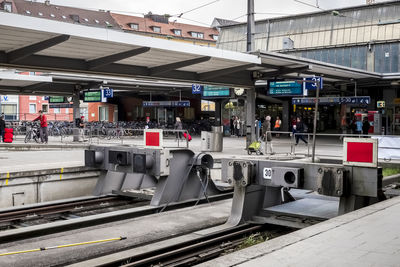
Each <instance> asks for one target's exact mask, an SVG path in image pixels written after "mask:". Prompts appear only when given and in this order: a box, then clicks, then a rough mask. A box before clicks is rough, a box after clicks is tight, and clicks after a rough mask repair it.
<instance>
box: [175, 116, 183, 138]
mask: <svg viewBox="0 0 400 267" xmlns="http://www.w3.org/2000/svg"><path fill="white" fill-rule="evenodd" d="M175 120H176V121H175V130H179V132H177V133H176V139H178V138H179V139H182V132H180V131H181V130H183V127H182V122H181V118H179V117H176V119H175Z"/></svg>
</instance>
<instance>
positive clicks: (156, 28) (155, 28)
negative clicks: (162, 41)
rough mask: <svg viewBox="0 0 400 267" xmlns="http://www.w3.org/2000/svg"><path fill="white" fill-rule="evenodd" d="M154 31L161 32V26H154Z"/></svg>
mask: <svg viewBox="0 0 400 267" xmlns="http://www.w3.org/2000/svg"><path fill="white" fill-rule="evenodd" d="M153 32H156V33H160V32H161V28H160V27H157V26H153Z"/></svg>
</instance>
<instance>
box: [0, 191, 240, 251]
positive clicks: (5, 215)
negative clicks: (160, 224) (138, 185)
mask: <svg viewBox="0 0 400 267" xmlns="http://www.w3.org/2000/svg"><path fill="white" fill-rule="evenodd" d="M232 195H233V193H232V192H229V193H224V194H220V195H216V196H209V197H208V199H200V200H199V199H192V200H187V201H183V202H179V203H170V204H168V205H165V206H159V207H153V206H149V205H147V204H148V203H149V202H148V200H147V201H143V200H141V201H142V202H140V203H138V202H137V201H138V200H137V199H136V203H135V202H133V204H132V205H136V208H129V205H128V207H126V206H123V207H110V206H109V207H107V208H106V209H104V205H102V207H103V209H101V211H102V212H100V211H99V210H96V209H92V210H90V209H89V210H86V211H85V209H82V208H79V209H75V207H80V206H79V205H81V204H82V203H78V202H74V203H68V204H67V203H62V204H61V205H60V204H54V205H49V206H46V205H45V206H41V207H38V209H30V208H27V209H24V208H21V210H16V211H18V212H16V211H15V212H14V211H12V212H10V211H4V212H1V211H0V219H2V220H3V223H2V224H0V229H3V231H0V243H6V242H14V241H17V240H22V239H26V238H32V237H37V236H43V235H49V234H53V233H59V232H64V231H69V230H73V229H79V228H84V227H91V226H95V225H101V224H105V223H111V222H115V221H120V220H128V219H132V218H138V217H141V216H146V215H151V214H155V213H160V212H163V211H169V210H176V209H181V208H187V207H192V206H194V205H197V204H205V203H208V202H215V201H220V200H225V199H229V198H232ZM105 198H106V197H104V198H102V200H101V199H100V198H99V200H98V202H97V205H95V206H96V207H97V208H98V207H99V203H100V204H101V203H103V202H104V200H105ZM102 201H103V202H102ZM108 201H110V200H108ZM133 201H135V199H134V198H133ZM95 203H96V201H94V202H90V204H91V205H94V204H95ZM65 204H67V205H65ZM87 204H88V203H87ZM138 205H139V206H138ZM87 208H90V205H89V206H87ZM110 209H111V211H115V212H107V211H110ZM117 209H119V210H117ZM33 210H35V212H38V213H41V214H42V215H40V216H42V217H40V216H35V215H32V214H35V213H32V211H33ZM71 210H72V211H73V212H71ZM83 213H84V214H85V215H94V214H96V216H82V217H79V215H82V214H83ZM100 213H101V214H100ZM30 214H31V215H30ZM75 216H76V217H75ZM35 217H36V218H35ZM77 217H79V218H78V219H73V220H68V219H69V218H71V219H72V218H77ZM21 218H22V219H21ZM41 218H44V219H43V220H42V219H41ZM53 218H56V219H55V220H58V221H52V220H53ZM30 219H32V220H31V221H30ZM52 222H54V223H52ZM32 225H35V226H40V227H26V226H32ZM1 227H2V228H1ZM15 228H20V229H15ZM21 228H22V229H21ZM5 230H8V231H5ZM17 230H18V231H17Z"/></svg>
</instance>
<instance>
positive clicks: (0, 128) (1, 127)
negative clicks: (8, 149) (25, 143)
mask: <svg viewBox="0 0 400 267" xmlns="http://www.w3.org/2000/svg"><path fill="white" fill-rule="evenodd" d="M5 131H6V122H5V121H4V117H3V116H1V117H0V135H1V141H2V142H4V133H5Z"/></svg>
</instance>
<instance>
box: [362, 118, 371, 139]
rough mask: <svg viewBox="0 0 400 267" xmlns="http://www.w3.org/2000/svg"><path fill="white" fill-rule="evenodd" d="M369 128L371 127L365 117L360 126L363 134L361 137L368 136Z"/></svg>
mask: <svg viewBox="0 0 400 267" xmlns="http://www.w3.org/2000/svg"><path fill="white" fill-rule="evenodd" d="M370 127H371V125H370V124H369V121H368V118H367V117H365V118H364V121H363V124H362V133H363V135H368V131H369V128H370Z"/></svg>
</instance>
